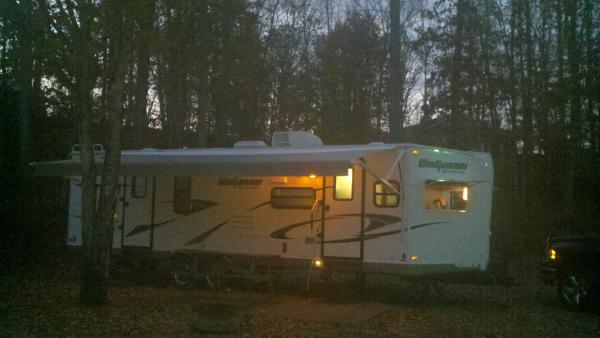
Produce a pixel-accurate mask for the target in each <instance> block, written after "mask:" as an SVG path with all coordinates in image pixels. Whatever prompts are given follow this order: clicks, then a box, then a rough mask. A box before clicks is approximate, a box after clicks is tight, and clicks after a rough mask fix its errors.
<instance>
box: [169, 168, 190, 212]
mask: <svg viewBox="0 0 600 338" xmlns="http://www.w3.org/2000/svg"><path fill="white" fill-rule="evenodd" d="M191 192H192V178H191V177H175V182H174V184H173V212H174V213H176V214H179V215H186V214H189V213H190V204H191V203H190V202H191V197H192V196H191Z"/></svg>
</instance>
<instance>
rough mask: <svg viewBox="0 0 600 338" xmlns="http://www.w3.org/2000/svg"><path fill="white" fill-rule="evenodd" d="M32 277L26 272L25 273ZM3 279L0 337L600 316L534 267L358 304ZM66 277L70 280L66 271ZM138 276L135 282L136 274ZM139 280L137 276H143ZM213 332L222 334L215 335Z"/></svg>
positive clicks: (453, 330)
mask: <svg viewBox="0 0 600 338" xmlns="http://www.w3.org/2000/svg"><path fill="white" fill-rule="evenodd" d="M25 270H26V271H25ZM25 270H23V271H18V272H15V273H12V274H10V275H8V274H3V275H2V276H1V278H0V336H2V337H29V336H30V337H57V336H60V337H62V336H73V337H85V336H87V337H95V336H111V337H113V336H123V337H129V336H130V337H140V336H144V337H145V336H152V337H163V336H165V337H204V336H214V337H223V336H226V337H228V336H242V337H335V336H338V337H397V336H402V337H413V336H416V337H430V336H436V337H445V336H448V337H598V336H599V335H600V332H599V330H600V321H599V316H598V314H597V313H573V312H569V311H566V310H564V309H563V308H561V307H560V304H559V302H558V300H557V299H556V294H555V290H554V288H550V287H547V286H544V285H542V284H540V283H539V282H538V278H537V276H536V271H537V267H536V266H535V262H533V261H529V262H520V263H519V264H514V266H512V267H511V271H512V272H513V274H515V275H516V277H517V281H518V283H519V286H516V287H512V288H510V289H509V290H508V291H507V292H506V293H504V292H503V291H502V290H501V289H500V288H498V287H474V286H470V287H465V286H447V287H446V288H445V289H444V292H443V293H442V294H438V293H435V292H434V293H432V294H431V295H430V296H429V297H423V296H422V294H421V293H420V292H418V288H415V287H414V286H411V285H410V284H405V283H401V282H398V281H397V280H375V279H374V278H369V279H368V280H367V287H368V292H367V293H366V294H365V295H364V297H363V299H362V300H359V299H357V297H353V296H350V295H351V292H344V290H345V288H346V287H348V285H347V284H346V283H340V284H338V285H336V286H335V287H334V289H335V290H336V292H335V296H334V297H323V296H322V295H321V296H319V295H314V296H310V297H303V296H302V295H301V294H300V290H299V289H300V288H299V287H297V288H295V289H294V288H290V287H284V288H283V289H284V290H281V289H280V290H279V291H276V293H275V295H274V296H273V297H271V296H270V295H269V293H268V292H266V291H265V290H262V291H261V290H260V288H259V290H251V291H241V290H236V289H234V290H223V291H219V292H215V291H212V290H205V289H201V288H190V289H177V288H174V287H172V286H170V285H169V284H168V282H167V281H165V280H164V279H155V278H153V279H151V280H148V279H144V278H137V279H131V278H129V279H122V278H118V279H116V280H115V281H114V285H113V287H112V292H111V305H110V306H108V307H105V308H87V307H82V306H80V305H78V303H77V295H78V294H77V293H78V283H77V275H76V271H75V270H74V269H64V270H63V271H62V272H61V273H60V274H57V273H55V272H53V273H50V272H41V271H31V269H25ZM65 270H66V271H68V272H65ZM133 275H137V274H133ZM138 276H139V275H138ZM211 331H216V332H220V333H219V334H209V333H208V332H211Z"/></svg>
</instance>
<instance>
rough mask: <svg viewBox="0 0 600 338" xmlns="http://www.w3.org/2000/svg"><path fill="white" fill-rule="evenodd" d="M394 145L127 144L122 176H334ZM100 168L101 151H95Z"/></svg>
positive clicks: (72, 168)
mask: <svg viewBox="0 0 600 338" xmlns="http://www.w3.org/2000/svg"><path fill="white" fill-rule="evenodd" d="M397 148H398V145H390V144H370V145H359V146H323V147H318V148H305V149H298V148H285V147H279V148H277V147H275V148H273V147H257V148H203V149H166V150H156V149H144V150H126V151H123V152H122V155H121V171H120V174H121V175H123V176H308V175H317V176H334V175H345V174H346V173H347V169H348V168H349V167H351V166H352V165H353V163H356V161H357V160H359V159H362V158H367V157H369V156H371V155H374V154H380V153H385V152H388V151H394V149H397ZM97 159H98V160H97V161H96V162H97V165H98V167H99V170H98V172H99V173H101V172H102V171H101V165H102V164H101V163H102V158H101V156H97ZM31 166H32V167H33V174H34V175H39V176H79V175H81V162H80V161H79V159H78V158H77V156H74V159H70V160H64V161H51V162H37V163H32V164H31Z"/></svg>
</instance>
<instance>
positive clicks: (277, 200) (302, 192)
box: [271, 188, 316, 209]
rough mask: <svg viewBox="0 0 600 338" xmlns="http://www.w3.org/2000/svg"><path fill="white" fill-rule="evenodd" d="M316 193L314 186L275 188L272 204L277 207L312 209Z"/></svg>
mask: <svg viewBox="0 0 600 338" xmlns="http://www.w3.org/2000/svg"><path fill="white" fill-rule="evenodd" d="M315 199H316V194H315V190H314V189H313V188H273V190H271V206H272V207H273V208H277V209H311V208H312V206H313V204H314V203H315Z"/></svg>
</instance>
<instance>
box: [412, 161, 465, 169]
mask: <svg viewBox="0 0 600 338" xmlns="http://www.w3.org/2000/svg"><path fill="white" fill-rule="evenodd" d="M467 165H468V163H465V162H444V161H442V160H435V161H432V160H428V159H426V158H423V159H420V160H419V167H420V168H433V169H437V170H438V171H440V170H446V169H448V170H466V169H467Z"/></svg>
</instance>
